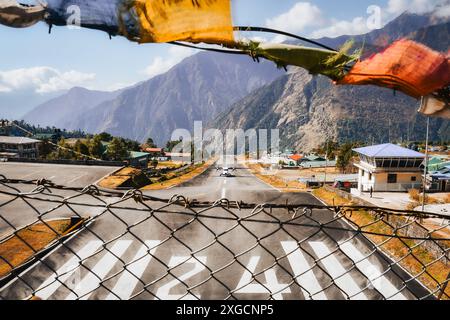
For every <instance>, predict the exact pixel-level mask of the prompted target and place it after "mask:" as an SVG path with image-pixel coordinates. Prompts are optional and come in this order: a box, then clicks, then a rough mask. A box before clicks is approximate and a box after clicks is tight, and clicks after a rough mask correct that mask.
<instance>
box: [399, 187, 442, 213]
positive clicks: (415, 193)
mask: <svg viewBox="0 0 450 320" xmlns="http://www.w3.org/2000/svg"><path fill="white" fill-rule="evenodd" d="M408 194H409V199H410V200H411V201H412V202H410V203H409V204H408V205H407V206H406V210H414V209H415V208H417V207H419V206H420V205H422V203H423V195H422V194H421V193H420V191H419V190H417V189H411V190H408ZM440 203H441V201H439V200H438V199H436V198H433V197H430V196H429V195H425V204H426V205H427V204H440Z"/></svg>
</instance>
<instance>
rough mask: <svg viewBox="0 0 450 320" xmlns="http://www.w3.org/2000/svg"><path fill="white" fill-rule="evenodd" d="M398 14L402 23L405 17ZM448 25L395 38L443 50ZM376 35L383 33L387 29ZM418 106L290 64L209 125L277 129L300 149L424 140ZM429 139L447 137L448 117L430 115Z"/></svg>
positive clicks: (285, 141) (449, 136) (284, 142)
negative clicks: (284, 72) (336, 142)
mask: <svg viewBox="0 0 450 320" xmlns="http://www.w3.org/2000/svg"><path fill="white" fill-rule="evenodd" d="M400 18H401V21H403V23H404V19H405V16H402V17H400ZM410 18H411V17H410ZM420 19H421V18H420ZM393 24H394V25H395V22H393ZM449 27H450V24H449V23H444V24H439V25H433V26H431V27H426V28H422V29H419V30H416V31H414V32H411V33H409V34H408V35H403V34H401V33H397V34H396V37H403V36H407V37H409V38H411V39H414V40H416V41H420V42H423V43H425V44H427V45H428V46H431V47H433V48H434V49H436V50H441V51H446V50H447V49H448V46H449V41H448V40H449V38H448V35H449V33H448V31H449ZM391 28H392V26H388V28H387V30H390V29H391ZM394 29H395V28H394ZM376 34H377V35H378V36H380V37H381V36H382V35H386V34H387V31H386V30H384V32H383V31H382V30H378V31H376ZM371 37H372V39H374V41H375V42H376V41H377V39H379V38H377V37H376V36H373V35H368V36H367V37H366V38H371ZM384 37H386V36H384ZM389 38H390V39H396V38H395V37H393V36H392V35H391V36H389ZM341 40H342V41H346V40H347V38H342V39H341ZM418 107H419V102H418V101H417V100H415V99H413V98H410V97H408V96H406V95H404V94H402V93H395V92H393V91H392V90H389V89H383V88H378V87H375V86H336V85H334V84H333V83H332V82H331V81H330V80H328V79H327V78H325V77H322V76H316V77H313V76H311V75H309V74H308V73H307V72H305V71H304V70H301V69H297V68H293V69H291V74H289V75H285V76H284V77H282V78H280V79H278V80H276V81H275V82H273V83H272V84H270V85H268V86H265V87H263V88H260V89H258V90H256V91H255V92H253V93H252V94H251V95H249V96H247V97H246V98H244V99H243V100H241V101H239V102H237V103H236V104H235V105H234V106H233V107H232V108H231V109H230V110H228V111H227V112H225V113H223V114H221V115H219V117H218V118H217V119H215V120H214V121H213V122H211V123H210V124H209V127H213V128H221V129H226V128H240V129H244V130H248V129H253V128H256V129H266V128H269V129H270V128H278V129H280V131H281V133H280V137H281V139H282V146H284V147H292V146H295V147H297V148H298V149H300V150H303V151H310V150H311V149H313V148H315V147H317V146H318V145H319V144H321V143H323V142H325V141H326V140H327V139H333V140H340V141H348V140H350V141H365V142H371V143H382V142H387V141H402V140H403V141H406V140H409V141H411V140H424V139H425V125H426V120H425V118H424V117H423V116H420V115H419V114H418V113H417V112H416V111H417V109H418ZM431 139H432V140H450V121H446V120H443V119H433V120H432V121H431Z"/></svg>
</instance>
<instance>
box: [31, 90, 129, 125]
mask: <svg viewBox="0 0 450 320" xmlns="http://www.w3.org/2000/svg"><path fill="white" fill-rule="evenodd" d="M120 93H121V91H120V90H119V91H114V92H105V91H93V90H88V89H85V88H80V87H75V88H72V89H71V90H69V91H68V92H67V93H65V94H63V95H61V96H58V97H56V98H54V99H51V100H49V101H46V102H44V103H42V104H40V105H38V106H37V107H35V108H34V109H33V110H31V111H30V112H28V113H27V114H25V116H24V117H23V120H25V121H26V122H28V123H31V124H35V125H41V126H50V127H52V126H55V127H58V128H66V129H73V128H74V126H76V125H75V124H74V119H76V118H77V117H78V116H81V115H82V114H85V113H86V112H88V111H89V110H90V109H91V108H93V107H95V106H97V105H99V104H100V103H102V102H105V101H108V100H113V99H115V98H116V97H117V96H118V95H119V94H120Z"/></svg>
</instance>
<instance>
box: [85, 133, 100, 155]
mask: <svg viewBox="0 0 450 320" xmlns="http://www.w3.org/2000/svg"><path fill="white" fill-rule="evenodd" d="M88 147H89V154H90V155H91V156H93V157H94V158H97V159H101V158H102V157H103V145H102V140H101V138H100V136H95V137H94V139H91V141H90V143H89V145H88Z"/></svg>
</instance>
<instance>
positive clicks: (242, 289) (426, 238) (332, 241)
mask: <svg viewBox="0 0 450 320" xmlns="http://www.w3.org/2000/svg"><path fill="white" fill-rule="evenodd" d="M449 246H450V219H449V218H448V217H446V216H442V215H438V214H423V213H418V212H407V211H395V210H387V209H380V208H372V207H327V206H317V205H309V204H287V203H286V204H247V203H243V202H234V201H229V200H226V199H222V200H219V201H217V202H214V203H207V202H198V201H195V200H189V199H187V198H185V197H183V196H175V197H173V198H171V199H157V198H153V197H149V196H146V195H144V194H143V193H142V192H140V191H138V190H133V191H129V192H126V193H120V192H111V191H105V190H100V189H99V188H97V187H95V186H90V187H87V188H84V189H79V188H68V187H64V186H58V185H54V184H52V183H51V182H50V181H46V180H39V181H23V180H9V179H7V178H6V177H3V176H2V177H0V299H8V300H9V299H111V300H113V299H163V300H176V299H184V300H187V299H228V300H243V299H258V300H263V299H295V300H300V299H449V297H450V287H449V286H448V282H449V271H450V267H449V264H448V263H449Z"/></svg>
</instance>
